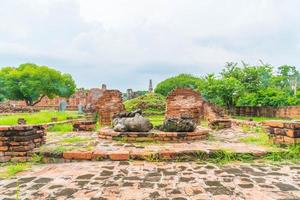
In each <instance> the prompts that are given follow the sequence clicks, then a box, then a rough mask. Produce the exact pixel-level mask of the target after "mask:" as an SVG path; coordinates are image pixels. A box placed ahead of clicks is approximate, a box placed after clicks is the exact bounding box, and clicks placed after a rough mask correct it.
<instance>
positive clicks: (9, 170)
mask: <svg viewBox="0 0 300 200" xmlns="http://www.w3.org/2000/svg"><path fill="white" fill-rule="evenodd" d="M30 167H31V163H9V164H8V165H6V166H4V170H3V172H1V173H0V177H2V178H8V177H11V176H14V175H16V174H17V173H19V172H23V171H26V170H27V169H29V168H30Z"/></svg>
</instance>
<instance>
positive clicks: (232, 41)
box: [0, 0, 300, 91]
mask: <svg viewBox="0 0 300 200" xmlns="http://www.w3.org/2000/svg"><path fill="white" fill-rule="evenodd" d="M299 8H300V1H299V0H0V66H1V67H3V66H18V65H19V64H21V63H24V62H33V63H36V64H40V65H47V66H50V67H54V68H56V69H58V70H60V71H63V72H67V73H70V74H72V76H73V77H74V79H75V81H76V83H77V86H78V87H86V88H90V87H97V86H100V85H101V84H102V83H106V84H107V86H108V88H114V89H115V88H117V89H120V90H123V91H124V90H125V89H127V88H133V89H135V90H136V89H147V85H148V80H149V79H153V82H154V84H156V83H158V82H159V81H161V80H163V79H165V78H167V77H169V76H173V75H176V74H178V73H192V74H195V75H204V74H206V73H211V72H219V71H220V70H221V69H222V67H223V66H224V65H225V63H226V62H229V61H241V60H243V61H245V62H246V63H250V64H257V63H258V60H259V59H261V60H263V61H264V62H265V63H270V64H273V65H275V66H278V65H282V64H289V65H293V66H296V67H297V68H298V69H300V68H299V67H300V12H299Z"/></svg>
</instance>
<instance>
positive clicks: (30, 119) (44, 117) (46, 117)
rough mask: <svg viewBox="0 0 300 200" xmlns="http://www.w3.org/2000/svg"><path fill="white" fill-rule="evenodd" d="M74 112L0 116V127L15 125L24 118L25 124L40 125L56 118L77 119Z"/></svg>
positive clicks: (43, 112) (76, 114) (44, 112)
mask: <svg viewBox="0 0 300 200" xmlns="http://www.w3.org/2000/svg"><path fill="white" fill-rule="evenodd" d="M78 116H79V115H78V113H77V112H76V111H65V112H59V111H54V110H51V111H49V110H47V111H41V112H37V113H16V114H10V115H0V125H15V124H17V121H18V118H24V119H25V120H26V123H27V124H40V123H47V122H51V118H52V117H57V119H58V121H63V120H66V119H67V117H73V118H76V117H78Z"/></svg>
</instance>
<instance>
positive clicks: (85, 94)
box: [8, 87, 106, 110]
mask: <svg viewBox="0 0 300 200" xmlns="http://www.w3.org/2000/svg"><path fill="white" fill-rule="evenodd" d="M105 90H106V87H103V88H92V89H90V90H87V91H86V90H83V89H80V90H78V91H76V92H75V93H74V94H73V95H72V96H71V97H70V98H62V97H55V98H53V99H50V98H48V97H44V98H43V99H42V100H41V101H40V102H39V103H37V104H36V105H35V106H34V107H36V108H41V109H56V110H57V109H58V108H59V104H60V102H62V101H66V102H67V105H68V106H67V109H68V110H77V109H78V105H79V104H81V105H83V106H86V105H88V104H90V105H94V104H95V103H96V102H97V100H98V99H99V98H100V97H101V96H102V94H103V92H104V91H105ZM8 104H10V105H15V107H17V108H21V107H26V103H25V101H8Z"/></svg>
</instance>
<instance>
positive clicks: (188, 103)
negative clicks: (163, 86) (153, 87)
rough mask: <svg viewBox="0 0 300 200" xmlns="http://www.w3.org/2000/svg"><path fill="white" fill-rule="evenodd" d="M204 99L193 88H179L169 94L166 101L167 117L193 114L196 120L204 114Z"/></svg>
mask: <svg viewBox="0 0 300 200" xmlns="http://www.w3.org/2000/svg"><path fill="white" fill-rule="evenodd" d="M203 102H204V101H203V99H202V98H201V96H200V94H199V93H198V92H195V91H193V90H192V89H184V88H177V89H175V90H174V91H173V92H171V93H170V94H169V96H168V97H167V102H166V114H165V117H166V118H170V117H180V116H182V115H184V114H187V115H191V116H192V117H193V118H194V120H195V121H196V122H198V121H199V119H200V117H201V116H203V108H202V104H203Z"/></svg>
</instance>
